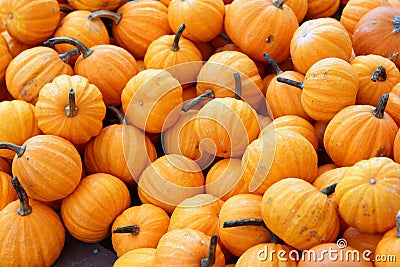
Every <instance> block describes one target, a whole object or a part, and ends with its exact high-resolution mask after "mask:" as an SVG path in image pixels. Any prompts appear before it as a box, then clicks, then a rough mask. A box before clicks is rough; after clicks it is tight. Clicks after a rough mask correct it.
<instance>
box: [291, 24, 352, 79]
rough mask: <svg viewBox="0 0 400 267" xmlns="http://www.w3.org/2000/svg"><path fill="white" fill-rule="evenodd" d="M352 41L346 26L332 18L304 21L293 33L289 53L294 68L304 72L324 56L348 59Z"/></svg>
mask: <svg viewBox="0 0 400 267" xmlns="http://www.w3.org/2000/svg"><path fill="white" fill-rule="evenodd" d="M351 51H352V43H351V39H350V36H349V34H348V32H347V31H346V28H344V27H343V25H342V24H340V22H339V21H338V20H336V19H334V18H318V19H312V20H308V21H305V22H304V23H303V24H301V25H300V27H299V28H298V29H297V30H296V32H295V33H294V34H293V38H292V40H291V41H290V55H291V58H292V62H293V65H294V68H295V70H297V71H298V72H300V73H303V74H306V72H307V71H308V70H309V69H310V67H311V66H312V65H313V64H314V63H316V62H318V61H320V60H321V59H324V58H340V59H343V60H345V61H348V60H349V59H350V56H351Z"/></svg>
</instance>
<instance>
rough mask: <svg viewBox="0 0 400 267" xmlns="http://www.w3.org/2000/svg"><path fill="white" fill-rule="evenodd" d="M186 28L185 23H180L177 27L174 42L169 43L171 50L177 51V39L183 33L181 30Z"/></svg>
mask: <svg viewBox="0 0 400 267" xmlns="http://www.w3.org/2000/svg"><path fill="white" fill-rule="evenodd" d="M185 29H186V26H185V23H182V24H181V26H180V27H179V29H178V31H177V32H176V34H175V38H174V42H173V43H172V45H171V50H172V51H174V52H176V51H179V49H180V48H179V40H180V39H181V36H182V34H183V31H184V30H185Z"/></svg>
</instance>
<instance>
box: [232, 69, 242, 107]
mask: <svg viewBox="0 0 400 267" xmlns="http://www.w3.org/2000/svg"><path fill="white" fill-rule="evenodd" d="M233 78H235V98H236V99H237V100H240V99H242V80H241V79H240V74H239V73H237V72H236V73H234V74H233Z"/></svg>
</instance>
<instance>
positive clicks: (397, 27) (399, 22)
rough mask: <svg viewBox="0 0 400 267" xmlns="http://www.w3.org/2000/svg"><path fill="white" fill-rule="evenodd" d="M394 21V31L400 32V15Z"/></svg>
mask: <svg viewBox="0 0 400 267" xmlns="http://www.w3.org/2000/svg"><path fill="white" fill-rule="evenodd" d="M392 22H393V26H394V28H393V33H399V32H400V16H396V17H394V19H393V20H392Z"/></svg>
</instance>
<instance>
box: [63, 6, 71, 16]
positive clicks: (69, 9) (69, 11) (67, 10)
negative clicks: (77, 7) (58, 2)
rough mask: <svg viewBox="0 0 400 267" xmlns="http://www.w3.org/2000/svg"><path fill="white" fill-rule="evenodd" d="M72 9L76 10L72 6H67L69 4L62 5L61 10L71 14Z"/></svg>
mask: <svg viewBox="0 0 400 267" xmlns="http://www.w3.org/2000/svg"><path fill="white" fill-rule="evenodd" d="M72 11H74V10H73V9H72V8H70V7H67V6H60V12H63V13H67V14H69V13H71V12H72Z"/></svg>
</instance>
